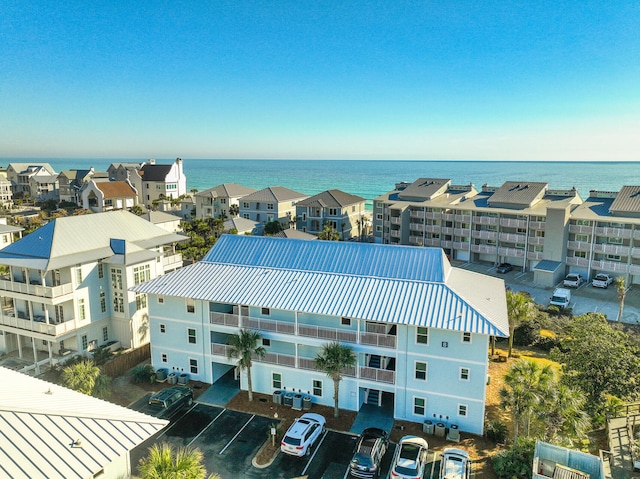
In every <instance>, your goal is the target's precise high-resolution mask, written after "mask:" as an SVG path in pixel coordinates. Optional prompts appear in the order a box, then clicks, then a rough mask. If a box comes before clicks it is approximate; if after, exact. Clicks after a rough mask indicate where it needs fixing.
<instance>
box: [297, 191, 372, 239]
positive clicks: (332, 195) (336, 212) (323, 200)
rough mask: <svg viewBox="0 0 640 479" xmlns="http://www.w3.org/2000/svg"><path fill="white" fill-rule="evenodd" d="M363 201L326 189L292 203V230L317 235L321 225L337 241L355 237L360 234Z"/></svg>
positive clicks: (341, 192)
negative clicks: (337, 236)
mask: <svg viewBox="0 0 640 479" xmlns="http://www.w3.org/2000/svg"><path fill="white" fill-rule="evenodd" d="M365 201H366V200H365V199H364V198H362V197H360V196H356V195H351V194H349V193H345V192H344V191H340V190H327V191H323V192H322V193H318V194H317V195H313V196H311V197H309V198H306V199H304V200H302V201H299V202H298V203H296V216H297V221H296V229H299V230H302V231H304V232H307V233H310V234H314V235H318V234H320V233H322V231H323V229H324V228H325V226H328V227H330V228H331V229H332V230H333V231H335V232H337V233H338V235H339V236H340V239H341V240H347V239H350V238H354V237H358V236H360V235H361V234H362V231H363V227H364V225H363V221H364V217H365Z"/></svg>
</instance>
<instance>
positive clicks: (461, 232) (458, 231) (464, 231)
mask: <svg viewBox="0 0 640 479" xmlns="http://www.w3.org/2000/svg"><path fill="white" fill-rule="evenodd" d="M453 234H454V235H456V236H465V237H468V236H469V235H470V234H471V230H470V229H469V228H453Z"/></svg>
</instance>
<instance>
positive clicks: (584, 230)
mask: <svg viewBox="0 0 640 479" xmlns="http://www.w3.org/2000/svg"><path fill="white" fill-rule="evenodd" d="M592 232H593V227H592V226H584V225H569V233H580V234H591V233H592Z"/></svg>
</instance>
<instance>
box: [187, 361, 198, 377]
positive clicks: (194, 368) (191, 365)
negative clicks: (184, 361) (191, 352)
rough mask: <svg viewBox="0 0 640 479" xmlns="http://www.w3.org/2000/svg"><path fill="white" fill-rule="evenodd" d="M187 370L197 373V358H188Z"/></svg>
mask: <svg viewBox="0 0 640 479" xmlns="http://www.w3.org/2000/svg"><path fill="white" fill-rule="evenodd" d="M189 371H190V372H191V374H198V360H197V359H189Z"/></svg>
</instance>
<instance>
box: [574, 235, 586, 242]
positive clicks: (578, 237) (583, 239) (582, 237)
mask: <svg viewBox="0 0 640 479" xmlns="http://www.w3.org/2000/svg"><path fill="white" fill-rule="evenodd" d="M576 241H578V242H580V243H586V242H588V241H589V235H576Z"/></svg>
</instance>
